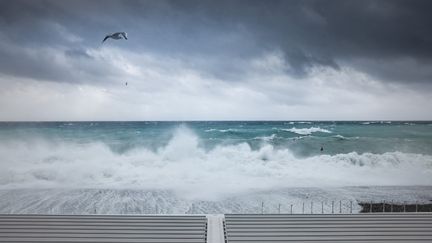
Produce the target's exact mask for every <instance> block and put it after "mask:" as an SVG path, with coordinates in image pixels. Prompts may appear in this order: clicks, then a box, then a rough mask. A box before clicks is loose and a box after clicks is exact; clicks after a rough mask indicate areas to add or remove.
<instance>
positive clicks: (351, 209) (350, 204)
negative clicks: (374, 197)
mask: <svg viewBox="0 0 432 243" xmlns="http://www.w3.org/2000/svg"><path fill="white" fill-rule="evenodd" d="M350 213H351V214H352V201H350Z"/></svg>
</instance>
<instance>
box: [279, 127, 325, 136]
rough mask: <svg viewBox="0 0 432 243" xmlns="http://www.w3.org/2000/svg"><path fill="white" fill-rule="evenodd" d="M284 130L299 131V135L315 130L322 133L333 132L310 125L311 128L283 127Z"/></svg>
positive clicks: (308, 133) (309, 133)
mask: <svg viewBox="0 0 432 243" xmlns="http://www.w3.org/2000/svg"><path fill="white" fill-rule="evenodd" d="M282 130H283V131H287V132H292V133H297V134H299V135H311V134H312V133H315V132H322V133H331V131H329V130H327V129H323V128H320V127H310V128H295V127H293V128H288V129H282Z"/></svg>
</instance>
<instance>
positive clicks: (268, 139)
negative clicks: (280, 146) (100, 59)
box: [255, 133, 277, 142]
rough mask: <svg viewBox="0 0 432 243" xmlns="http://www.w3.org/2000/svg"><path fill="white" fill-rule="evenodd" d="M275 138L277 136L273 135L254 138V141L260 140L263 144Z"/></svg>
mask: <svg viewBox="0 0 432 243" xmlns="http://www.w3.org/2000/svg"><path fill="white" fill-rule="evenodd" d="M276 137H277V135H276V134H275V133H273V134H272V135H270V136H262V137H255V139H261V140H263V141H265V142H269V141H271V140H273V139H275V138H276Z"/></svg>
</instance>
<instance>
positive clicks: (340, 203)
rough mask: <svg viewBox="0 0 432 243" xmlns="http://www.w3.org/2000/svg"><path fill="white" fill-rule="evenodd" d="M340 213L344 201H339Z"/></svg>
mask: <svg viewBox="0 0 432 243" xmlns="http://www.w3.org/2000/svg"><path fill="white" fill-rule="evenodd" d="M339 213H342V201H341V200H339Z"/></svg>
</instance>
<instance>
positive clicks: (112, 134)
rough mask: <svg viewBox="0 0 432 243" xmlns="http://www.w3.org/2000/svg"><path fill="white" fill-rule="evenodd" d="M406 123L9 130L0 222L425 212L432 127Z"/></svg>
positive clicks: (1, 169)
mask: <svg viewBox="0 0 432 243" xmlns="http://www.w3.org/2000/svg"><path fill="white" fill-rule="evenodd" d="M405 123H406V122H392V123H388V122H386V123H380V122H368V123H366V122H352V123H337V122H319V123H318V122H261V123H260V122H189V123H188V122H170V123H167V122H165V123H164V122H142V123H136V122H135V123H132V122H131V123H100V122H86V123H2V124H1V125H0V213H72V214H73V213H120V214H122V213H230V212H259V211H260V210H262V209H261V207H262V203H263V202H265V210H267V211H268V212H275V210H276V209H277V208H278V207H280V206H279V204H280V205H282V211H283V210H285V211H286V210H288V205H290V204H293V205H295V206H294V211H299V210H300V206H299V205H300V204H302V203H305V202H306V203H310V202H313V201H315V202H316V203H321V202H325V205H326V207H325V208H326V210H329V208H328V207H329V206H328V205H329V202H330V201H339V200H342V201H343V202H344V209H346V207H348V206H347V205H348V202H351V201H354V202H360V201H371V200H389V201H390V200H394V201H399V202H405V201H420V202H428V200H431V199H432V151H430V148H431V147H430V145H431V141H432V139H431V138H432V126H430V125H429V124H430V123H413V122H410V123H407V124H405ZM412 124H414V125H412ZM320 147H324V151H322V152H321V151H320ZM317 205H318V204H317ZM317 207H318V206H317ZM320 207H321V206H320ZM355 210H359V206H358V205H356V204H355Z"/></svg>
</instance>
